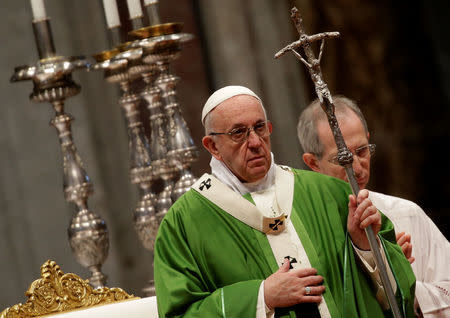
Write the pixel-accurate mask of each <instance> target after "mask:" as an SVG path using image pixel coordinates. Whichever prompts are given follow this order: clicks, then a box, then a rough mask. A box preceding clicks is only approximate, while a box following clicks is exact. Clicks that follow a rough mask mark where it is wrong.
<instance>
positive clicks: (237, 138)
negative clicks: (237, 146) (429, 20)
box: [209, 120, 270, 143]
mask: <svg viewBox="0 0 450 318" xmlns="http://www.w3.org/2000/svg"><path fill="white" fill-rule="evenodd" d="M269 123H270V121H269V120H266V121H261V122H259V123H257V124H256V125H254V126H253V127H245V126H243V127H237V128H234V129H232V130H231V131H230V132H221V133H219V132H211V133H209V135H210V136H217V135H228V136H229V137H230V138H231V140H233V141H234V142H236V143H243V142H245V141H246V140H247V139H248V136H250V133H251V132H252V131H254V132H255V133H256V134H257V135H258V136H259V137H261V138H264V137H267V136H269V135H270V131H269Z"/></svg>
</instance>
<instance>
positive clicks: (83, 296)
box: [0, 260, 139, 318]
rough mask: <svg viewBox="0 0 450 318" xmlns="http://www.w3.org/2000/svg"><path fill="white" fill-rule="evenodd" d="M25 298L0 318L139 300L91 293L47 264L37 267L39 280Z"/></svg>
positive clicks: (113, 292)
mask: <svg viewBox="0 0 450 318" xmlns="http://www.w3.org/2000/svg"><path fill="white" fill-rule="evenodd" d="M25 296H26V297H27V298H28V300H27V302H26V303H24V304H17V305H14V306H12V307H9V308H6V309H5V310H4V311H3V312H1V313H0V318H25V317H36V316H43V315H49V314H55V313H59V312H65V311H70V310H75V309H81V308H86V307H91V306H96V305H103V304H109V303H113V302H117V301H122V300H128V299H133V298H139V297H135V296H133V295H129V294H127V293H126V292H125V291H124V290H122V289H121V288H108V287H102V288H98V289H94V288H92V286H91V285H89V282H88V280H83V279H82V278H81V277H79V276H78V275H75V274H72V273H67V274H65V273H64V272H63V271H62V270H61V268H60V267H59V265H57V264H56V263H55V262H54V261H50V260H48V261H46V262H45V263H44V264H43V265H42V266H41V278H40V279H37V280H35V281H34V282H33V283H31V285H30V287H29V288H28V290H27V291H26V292H25Z"/></svg>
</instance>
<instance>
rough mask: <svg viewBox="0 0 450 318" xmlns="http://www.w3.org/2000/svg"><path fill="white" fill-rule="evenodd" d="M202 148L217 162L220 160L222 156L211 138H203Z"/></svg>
mask: <svg viewBox="0 0 450 318" xmlns="http://www.w3.org/2000/svg"><path fill="white" fill-rule="evenodd" d="M202 144H203V147H205V149H206V150H208V151H209V153H210V154H211V155H212V156H213V157H214V158H216V159H217V160H222V156H221V155H220V153H219V150H218V149H217V147H216V142H215V141H214V139H213V137H212V136H205V137H203V139H202Z"/></svg>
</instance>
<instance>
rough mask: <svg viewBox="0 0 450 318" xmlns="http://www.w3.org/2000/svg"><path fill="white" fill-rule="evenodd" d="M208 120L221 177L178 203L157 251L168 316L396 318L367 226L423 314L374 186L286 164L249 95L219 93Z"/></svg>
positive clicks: (208, 143) (394, 279)
mask: <svg viewBox="0 0 450 318" xmlns="http://www.w3.org/2000/svg"><path fill="white" fill-rule="evenodd" d="M202 123H203V125H204V126H205V132H206V136H205V137H204V138H203V140H202V142H203V146H204V147H205V148H206V149H207V150H208V151H209V152H210V153H211V155H212V159H211V164H210V165H211V174H204V175H203V176H202V177H201V178H199V180H198V181H197V182H196V183H195V184H194V185H193V186H192V189H191V190H189V191H188V192H187V193H186V194H184V195H183V196H182V197H181V198H179V199H178V200H177V201H176V202H175V203H174V204H173V206H172V207H171V209H170V210H169V212H168V213H167V215H166V216H165V218H164V219H163V221H162V222H161V225H160V228H159V232H158V236H157V239H156V243H155V256H154V257H155V260H154V263H155V266H154V268H155V284H156V294H157V300H158V311H159V315H160V317H258V318H259V317H264V318H265V317H355V318H356V317H385V316H386V317H389V316H391V314H390V312H389V309H388V306H387V305H386V299H385V297H384V292H383V288H382V287H381V284H380V278H379V273H378V269H377V268H376V266H375V264H374V261H373V259H372V254H371V252H370V251H369V249H370V247H369V243H368V241H367V238H366V235H365V232H364V229H365V228H366V227H367V226H371V227H372V228H373V230H374V232H375V234H377V238H378V242H379V246H380V248H381V252H382V255H383V259H384V261H385V263H386V265H387V268H388V275H389V278H390V281H391V284H392V285H393V287H394V291H395V293H396V297H397V301H398V304H399V307H400V308H401V311H402V313H403V315H404V316H405V317H413V316H414V313H413V299H414V285H415V278H414V275H413V273H412V270H411V266H410V264H409V262H408V261H407V259H406V258H405V257H404V255H403V253H402V251H401V249H400V247H399V246H398V245H397V244H396V241H395V233H394V230H393V226H392V224H391V223H390V221H389V220H388V219H387V218H385V217H384V216H383V215H381V214H380V212H379V211H377V209H376V208H375V207H374V206H373V205H372V203H371V201H370V200H369V199H368V192H367V191H366V190H362V191H360V193H359V194H358V196H357V197H355V196H354V195H351V190H350V187H349V186H348V184H347V183H345V182H343V181H342V180H338V179H335V178H332V177H329V176H325V175H321V174H318V173H315V172H310V171H301V170H296V169H292V168H289V167H285V166H279V165H276V164H275V163H274V160H273V155H272V154H271V152H270V134H271V132H272V124H271V123H270V122H269V121H268V120H267V117H266V113H265V110H264V107H263V105H262V102H261V100H260V98H259V97H258V96H257V95H256V94H255V93H254V92H252V91H251V90H249V89H248V88H245V87H242V86H226V87H224V88H221V89H219V90H218V91H216V92H215V93H214V94H212V95H211V96H210V98H209V99H208V100H207V102H206V104H205V106H204V108H203V112H202Z"/></svg>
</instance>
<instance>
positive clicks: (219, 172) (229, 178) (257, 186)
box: [209, 153, 275, 195]
mask: <svg viewBox="0 0 450 318" xmlns="http://www.w3.org/2000/svg"><path fill="white" fill-rule="evenodd" d="M270 156H271V158H272V160H271V161H272V163H271V165H270V168H269V171H268V172H267V174H266V175H265V176H264V178H262V179H261V180H258V181H255V182H248V183H243V182H241V181H240V180H239V179H238V178H237V177H236V176H235V175H234V174H233V172H231V170H230V169H229V168H228V167H227V166H226V165H225V164H224V163H223V162H222V161H220V160H217V159H216V158H214V157H212V158H211V162H210V163H209V165H210V166H211V174H212V175H213V176H215V177H216V178H217V179H219V180H220V181H221V182H223V183H225V184H226V185H227V186H229V187H230V188H231V189H233V191H235V192H238V193H240V194H241V195H244V194H247V193H251V192H256V191H262V190H266V189H268V188H270V187H271V186H272V185H274V184H275V163H274V159H273V153H270Z"/></svg>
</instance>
